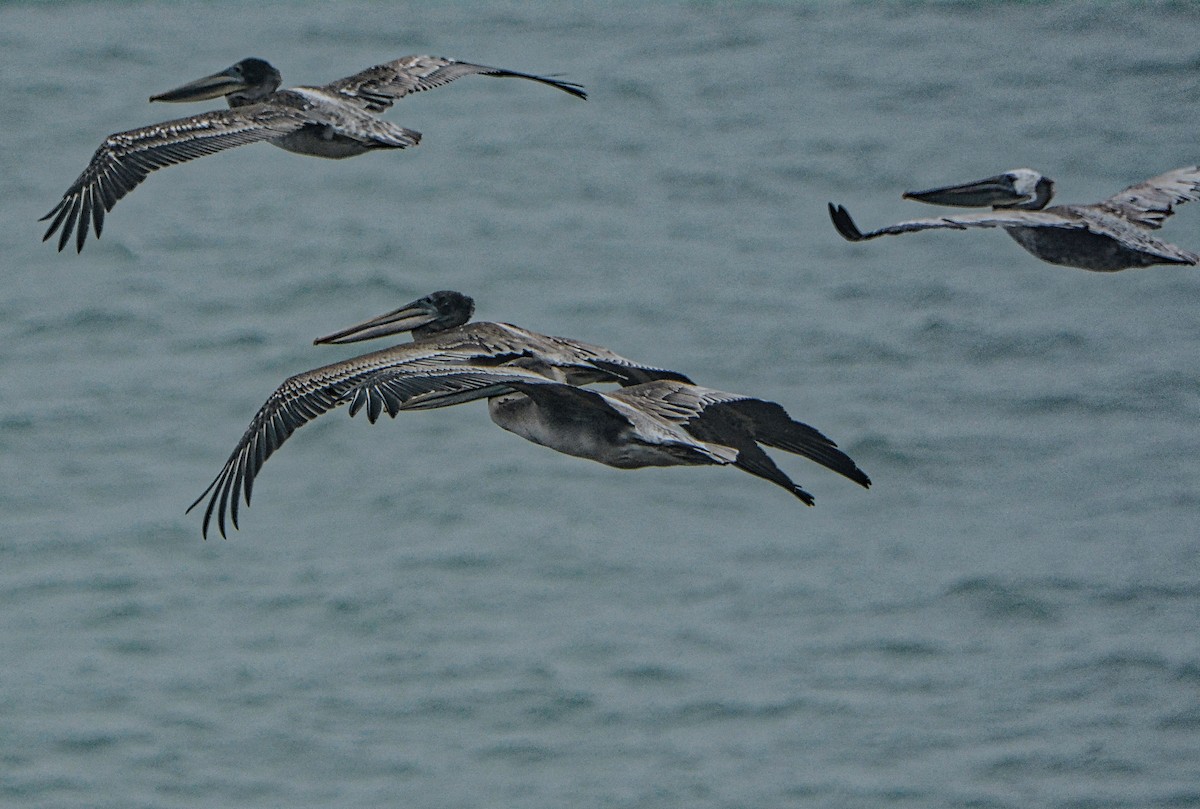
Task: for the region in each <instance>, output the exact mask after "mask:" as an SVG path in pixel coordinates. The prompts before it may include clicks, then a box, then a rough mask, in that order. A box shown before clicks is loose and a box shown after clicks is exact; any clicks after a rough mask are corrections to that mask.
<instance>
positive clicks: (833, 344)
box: [0, 2, 1200, 809]
mask: <svg viewBox="0 0 1200 809" xmlns="http://www.w3.org/2000/svg"><path fill="white" fill-rule="evenodd" d="M1198 26H1200V11H1198V10H1197V9H1196V7H1194V6H1192V5H1190V4H1186V3H1180V4H1175V5H1166V4H1143V3H1130V4H1117V3H1113V4H1096V3H1091V2H1076V3H1058V4H1051V5H1042V4H1027V3H1012V4H1005V5H974V4H966V3H964V4H929V5H925V4H902V3H896V4H891V5H888V6H885V7H883V8H877V7H876V5H875V4H868V3H863V4H828V5H825V4H821V5H812V6H810V5H807V4H805V5H800V4H796V5H784V4H778V5H775V4H754V5H735V6H733V7H728V6H727V5H726V4H716V3H712V4H709V3H705V4H689V5H684V4H663V5H656V6H653V7H651V8H644V7H643V6H642V5H641V4H633V3H630V4H624V5H620V4H618V5H615V6H614V5H611V4H599V3H596V4H592V3H579V4H575V5H573V6H564V5H562V4H557V3H548V2H544V3H525V2H521V3H516V2H513V3H493V4H489V5H488V6H487V8H485V9H481V8H479V7H478V6H477V4H466V3H461V4H450V5H442V4H416V3H412V4H407V3H405V4H393V3H379V4H377V5H370V4H364V3H359V4H354V5H350V4H347V5H342V4H338V5H336V6H335V5H333V4H328V5H327V4H300V3H296V4H287V3H264V4H259V5H258V6H257V7H256V8H254V9H248V8H246V7H244V6H243V5H242V4H235V3H189V4H182V3H179V4H176V3H161V4H116V3H96V4H58V3H55V4H51V3H29V4H22V3H7V4H4V5H3V6H0V119H2V120H3V121H4V124H3V131H4V139H5V143H4V148H3V149H2V150H0V189H2V199H3V201H2V202H0V217H2V221H0V246H2V249H3V256H4V264H5V278H6V282H5V285H4V294H3V295H0V341H2V344H3V349H2V350H0V391H2V393H0V397H2V398H0V513H2V514H3V535H2V537H0V805H4V806H31V807H78V806H88V807H101V808H102V809H108V808H110V807H111V808H112V809H116V808H117V807H120V808H121V809H127V807H164V808H169V807H199V806H203V807H277V806H289V807H333V806H337V807H380V806H406V807H547V808H549V807H566V806H570V807H681V808H683V807H686V809H708V808H709V807H728V808H732V807H782V806H789V807H790V806H805V807H807V806H813V807H857V806H880V805H886V806H898V807H922V808H924V807H962V806H972V807H1004V808H1006V809H1007V808H1009V807H1011V809H1026V808H1027V807H1040V806H1055V807H1148V806H1149V807H1185V806H1186V807H1194V806H1200V632H1198V627H1200V491H1198V489H1197V484H1198V481H1200V420H1198V417H1200V384H1198V381H1197V379H1198V376H1197V372H1198V370H1200V273H1198V271H1197V270H1195V269H1176V268H1156V269H1151V270H1143V271H1136V270H1132V271H1128V272H1125V273H1121V274H1117V275H1097V274H1089V273H1085V272H1082V271H1078V270H1071V269H1065V268H1061V267H1054V266H1050V265H1047V264H1043V263H1040V262H1038V261H1037V260H1035V259H1033V258H1032V257H1030V256H1028V255H1027V254H1025V253H1024V252H1023V251H1021V250H1020V249H1019V248H1018V247H1017V245H1015V244H1014V243H1012V242H1011V240H1009V239H1008V238H1007V237H1006V236H1005V235H1004V234H1003V233H999V232H982V231H980V232H973V233H952V232H945V233H925V234H917V235H912V236H906V237H903V238H896V239H887V240H880V241H875V242H871V243H867V244H863V245H851V244H848V243H846V242H844V241H843V240H842V239H840V238H839V237H838V236H837V234H836V233H835V232H834V230H833V228H832V227H831V226H830V224H829V222H828V218H827V216H826V213H825V204H826V202H827V201H830V200H833V201H837V202H840V203H843V204H846V205H847V206H848V207H849V208H850V210H851V211H852V212H853V213H854V214H855V216H856V217H857V218H858V219H859V222H860V223H861V224H862V225H863V226H864V227H870V226H878V225H882V224H885V223H888V222H892V221H896V220H898V219H900V218H902V217H907V216H912V215H916V214H919V213H924V211H922V210H921V206H918V205H915V204H914V203H910V202H904V201H902V200H901V199H900V197H899V194H900V192H901V191H902V190H904V189H911V188H916V187H929V186H933V185H938V184H944V183H950V182H955V181H965V180H970V179H975V178H978V177H983V176H986V175H989V174H992V173H995V172H997V171H1001V170H1004V169H1008V168H1015V167H1019V166H1032V167H1034V168H1037V169H1039V170H1041V171H1044V172H1046V173H1047V174H1049V175H1050V176H1052V177H1054V178H1055V179H1056V180H1057V181H1058V185H1057V188H1058V192H1059V198H1060V199H1062V200H1065V201H1093V200H1098V199H1100V198H1103V197H1105V196H1108V195H1109V194H1111V193H1113V192H1115V191H1117V190H1118V189H1120V188H1122V187H1124V186H1126V185H1128V184H1130V183H1132V182H1135V181H1139V180H1141V179H1144V178H1146V177H1149V176H1151V175H1154V174H1157V173H1159V172H1161V171H1165V170H1167V169H1170V168H1174V167H1177V166H1183V165H1188V164H1193V163H1196V162H1197V161H1198V160H1200V148H1198V145H1197V131H1198V123H1200V107H1198V106H1197V101H1198V100H1200V44H1197V41H1196V36H1195V32H1196V30H1197V27H1198ZM407 53H435V54H443V55H448V56H455V57H459V58H463V59H468V60H472V61H477V62H483V63H486V64H493V65H499V66H503V67H508V68H513V69H517V70H527V71H535V72H547V73H560V74H562V75H563V77H564V78H566V79H568V80H572V81H578V82H582V83H583V84H585V85H587V87H588V89H589V90H590V91H591V92H592V98H591V100H589V101H588V102H587V103H580V102H578V101H576V100H574V99H572V98H570V97H568V96H566V95H564V94H562V93H557V92H554V91H552V90H549V89H547V88H545V87H541V86H538V85H533V84H529V83H525V82H518V81H498V80H492V79H484V78H468V79H463V80H462V81H459V82H456V83H455V84H454V85H452V86H450V87H447V88H444V89H440V90H437V91H436V92H431V93H427V94H422V95H419V96H416V97H414V98H410V99H406V100H404V101H402V102H401V103H400V104H398V105H397V106H396V107H395V108H394V109H393V110H392V111H391V112H389V113H388V119H389V120H392V121H395V122H397V123H400V124H402V125H405V126H409V127H411V128H415V129H418V130H420V131H422V132H423V133H424V135H425V140H424V142H423V143H422V144H421V146H420V148H418V149H414V150H410V151H407V152H399V153H391V154H374V155H368V156H365V157H360V158H356V159H354V160H347V161H336V162H335V161H321V160H314V159H305V158H301V157H298V156H295V155H292V154H288V153H285V152H283V151H281V150H278V149H274V148H271V147H269V146H266V145H255V146H249V147H246V148H243V149H237V150H234V151H232V152H229V153H226V154H222V155H219V156H217V157H211V158H204V159H203V160H201V161H197V162H196V163H193V164H189V165H187V166H183V167H178V168H171V169H168V170H165V171H162V172H160V173H158V174H155V175H153V176H151V177H150V178H149V179H148V180H147V182H146V183H145V184H144V185H143V186H141V187H140V188H139V189H138V190H137V191H135V192H134V193H132V194H131V195H130V196H129V197H127V198H126V199H125V200H123V201H122V202H121V203H120V204H119V205H118V206H117V208H116V209H115V211H114V212H113V213H112V214H110V216H109V217H108V221H107V228H106V230H105V233H104V236H103V238H101V239H100V240H99V241H98V242H89V244H88V246H87V247H86V248H85V250H84V252H83V254H82V255H81V256H76V255H75V254H74V253H73V252H71V253H63V254H58V253H56V252H55V251H54V249H53V247H52V246H51V245H47V244H42V243H40V242H39V239H40V237H41V234H42V229H43V226H42V225H41V224H39V223H37V222H36V221H35V220H36V219H37V217H38V216H40V215H42V214H43V213H45V212H46V211H47V210H49V209H50V207H51V206H52V205H53V204H54V203H55V202H56V201H57V200H58V198H59V197H60V195H61V194H62V192H63V191H64V190H65V189H66V187H67V186H68V185H69V184H70V182H71V181H72V180H73V179H74V178H75V177H76V175H77V174H78V173H79V171H80V170H82V168H83V167H84V165H85V164H86V162H87V160H88V158H89V157H90V156H91V153H92V151H93V150H94V149H95V148H96V146H97V145H98V144H99V142H100V140H101V139H102V138H103V137H104V136H105V135H107V134H108V133H110V132H115V131H119V130H122V129H128V128H132V127H134V126H139V125H143V124H146V123H151V122H154V121H158V120H162V119H164V118H167V117H173V116H175V115H180V114H188V113H189V112H191V111H193V110H197V111H198V110H199V109H203V108H204V107H202V106H197V107H177V106H165V105H148V104H147V102H146V98H147V96H149V95H150V94H151V93H154V92H158V91H162V90H165V89H168V88H170V87H173V86H176V85H178V84H180V83H182V82H184V81H186V80H189V79H192V78H195V77H197V76H199V75H203V74H206V73H209V72H211V71H213V70H216V69H219V68H222V67H224V66H226V65H228V64H230V63H232V62H234V61H236V60H237V59H240V58H242V57H244V56H250V55H254V56H260V57H263V58H267V59H269V60H271V61H272V62H274V63H275V64H276V66H277V67H279V68H280V69H281V70H282V71H283V73H284V77H285V81H287V82H289V83H293V84H296V83H308V84H313V83H322V82H325V81H329V80H331V79H334V78H337V77H340V76H343V75H347V74H349V73H352V72H355V71H357V70H359V69H361V68H364V67H366V66H368V65H371V64H375V63H378V62H381V61H385V60H388V59H392V58H395V57H397V56H400V55H403V54H407ZM1163 234H1164V236H1165V237H1166V238H1168V239H1170V240H1172V241H1175V242H1177V243H1179V244H1181V245H1183V246H1185V247H1189V248H1191V249H1193V250H1195V249H1200V203H1198V204H1195V207H1193V206H1191V205H1189V206H1184V207H1183V208H1181V209H1180V210H1179V212H1178V215H1177V216H1176V217H1174V218H1173V219H1172V220H1171V221H1170V222H1169V224H1168V226H1167V227H1166V228H1165V229H1164V231H1163ZM442 288H452V289H459V290H462V291H464V292H467V293H469V294H471V295H473V296H475V297H476V298H477V300H478V302H479V308H478V316H479V317H480V318H483V319H493V320H508V321H511V322H515V323H519V324H521V325H524V326H527V327H529V328H533V329H537V330H539V331H543V332H549V333H553V334H563V335H569V336H572V337H576V338H580V339H584V340H587V341H590V342H594V343H600V344H603V345H607V346H610V347H611V348H613V349H614V350H617V351H619V352H621V353H622V354H625V355H627V356H631V357H635V358H637V359H639V360H642V361H645V362H649V363H656V364H659V365H663V366H666V367H670V368H675V369H678V370H680V371H684V372H686V373H688V374H690V375H692V376H693V377H695V378H696V379H697V380H699V381H701V382H702V383H704V384H706V385H709V386H712V387H717V388H721V389H725V390H734V391H741V392H746V393H752V394H755V395H759V396H762V397H765V398H769V399H772V400H775V401H778V402H781V403H783V404H784V405H785V406H786V407H788V408H789V410H790V411H791V412H792V413H793V414H794V415H796V416H798V417H799V418H801V419H803V420H805V421H808V422H810V423H812V424H814V425H816V426H817V427H819V428H820V429H822V430H824V431H826V432H827V433H828V434H829V435H831V436H832V437H833V438H835V439H836V440H838V441H839V442H840V443H841V444H842V446H843V447H845V448H846V449H847V450H848V451H849V452H850V454H851V455H853V456H854V458H855V459H856V460H857V461H858V462H859V463H860V465H861V466H862V467H863V468H864V469H866V470H867V471H868V472H869V473H870V474H871V476H872V477H873V479H874V481H875V486H874V487H873V488H872V489H871V490H870V491H863V490H861V489H859V488H858V487H856V486H854V485H853V484H851V483H849V482H847V481H845V480H843V479H841V478H838V477H837V476H835V475H833V474H831V473H829V472H827V471H825V470H823V469H820V468H818V467H816V466H815V465H813V464H810V463H808V462H806V461H803V460H801V459H796V458H786V459H783V461H782V463H784V465H785V466H786V468H787V470H788V471H789V472H790V473H792V474H793V475H794V476H795V478H796V479H797V481H798V482H799V483H801V484H802V485H804V486H806V487H807V488H808V489H810V490H811V491H812V492H813V493H814V494H815V495H816V497H817V506H816V507H815V508H812V509H807V508H805V507H803V506H802V505H800V504H799V503H798V502H797V501H796V500H795V499H793V498H791V497H789V496H788V495H787V494H786V493H784V492H782V491H781V490H779V489H777V488H775V487H773V486H770V485H768V484H767V483H765V482H763V481H761V480H758V479H756V478H753V477H750V476H749V475H745V474H742V473H739V472H736V471H734V470H731V469H717V468H711V469H667V470H640V471H635V472H628V471H624V472H623V471H618V470H614V469H609V468H606V467H603V466H600V465H598V464H593V463H589V462H587V461H583V460H578V459H575V458H570V457H566V456H561V455H557V454H555V453H553V452H550V451H548V450H545V449H543V448H541V447H537V446H534V445H532V444H528V443H526V442H524V441H522V440H520V439H519V438H516V437H515V436H512V435H509V434H507V433H504V432H503V431H501V430H499V429H497V428H496V427H495V426H494V425H492V424H491V422H490V421H489V420H488V418H487V415H486V412H485V407H484V406H483V405H482V404H481V403H476V404H473V405H468V406H463V407H458V408H452V409H447V410H443V411H437V412H431V413H413V414H404V415H403V416H402V417H401V418H398V419H396V421H395V422H392V421H390V420H385V421H386V423H381V424H378V425H375V426H370V425H368V424H367V422H366V421H365V420H364V419H362V418H358V419H354V420H351V419H349V418H347V417H346V415H345V413H344V412H337V413H333V414H331V415H329V416H326V417H323V418H322V419H319V420H318V421H317V422H315V423H313V424H312V425H310V426H308V427H305V428H304V429H303V430H301V431H300V432H299V433H297V434H296V435H295V436H294V437H293V438H292V440H291V441H289V442H288V444H287V445H286V446H285V447H284V448H283V449H282V450H281V451H280V452H279V453H278V454H277V455H276V456H275V457H273V458H272V459H271V460H270V462H269V463H268V464H267V465H266V467H265V469H264V471H263V474H262V476H261V477H260V478H259V481H258V484H257V486H256V487H255V498H256V499H255V502H254V506H253V508H251V509H249V510H247V511H244V512H243V515H242V517H243V519H242V526H243V530H241V531H240V532H237V533H236V534H234V535H233V536H232V538H231V539H230V540H228V541H223V540H220V539H215V540H214V539H209V540H208V541H207V542H205V541H202V540H201V538H200V520H199V518H198V515H196V514H194V513H193V514H191V515H185V514H184V513H183V511H184V508H185V507H186V506H187V504H188V503H190V502H191V501H192V499H193V498H194V497H196V496H197V495H198V494H199V493H200V492H201V490H203V488H204V487H205V486H206V485H207V484H208V482H209V481H210V480H211V479H212V477H213V476H214V475H215V474H216V473H217V472H218V470H219V469H220V467H221V464H222V463H223V462H224V461H225V458H226V456H227V454H228V453H229V451H230V450H231V449H232V447H233V445H234V443H235V442H236V440H237V439H238V437H239V436H240V435H241V433H242V430H243V429H244V428H245V425H246V424H247V423H248V421H249V419H250V417H251V416H252V415H253V414H254V412H255V410H256V409H257V408H258V406H259V405H260V404H261V403H262V401H263V400H264V399H265V398H266V396H267V395H268V394H269V393H270V392H271V390H272V389H273V388H274V387H275V386H276V385H277V384H278V383H279V382H280V381H282V380H283V379H284V378H285V377H287V376H288V375H290V374H293V373H296V372H298V371H302V370H306V369H308V368H311V367H315V366H317V365H320V364H323V363H325V362H329V361H332V360H335V359H338V358H341V357H345V356H350V355H352V354H353V353H358V352H356V351H354V350H353V347H351V348H349V349H334V348H327V347H324V348H318V347H313V346H312V345H311V342H310V341H311V340H312V338H313V337H316V336H318V335H320V334H325V333H327V332H329V331H332V330H334V329H337V328H340V327H343V326H345V325H348V324H350V323H353V322H357V321H359V320H361V319H363V318H366V317H368V316H371V315H374V314H377V313H380V312H382V311H384V310H386V309H390V308H393V307H395V306H398V305H399V304H401V303H403V302H406V301H408V300H410V299H412V298H415V297H417V296H419V295H422V294H424V293H426V292H429V291H432V290H435V289H442Z"/></svg>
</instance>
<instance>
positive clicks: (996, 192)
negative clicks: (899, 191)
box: [904, 169, 1054, 211]
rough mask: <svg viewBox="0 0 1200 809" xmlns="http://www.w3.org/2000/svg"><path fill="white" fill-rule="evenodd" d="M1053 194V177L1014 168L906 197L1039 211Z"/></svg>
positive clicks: (937, 203)
mask: <svg viewBox="0 0 1200 809" xmlns="http://www.w3.org/2000/svg"><path fill="white" fill-rule="evenodd" d="M1053 196H1054V181H1053V180H1051V179H1050V178H1049V177H1046V176H1043V175H1042V174H1040V173H1038V172H1036V171H1034V170H1033V169H1013V170H1012V171H1007V172H1005V173H1004V174H997V175H996V176H995V177H988V178H987V179H984V180H977V181H975V182H973V183H967V184H966V185H951V186H946V187H944V188H931V189H929V190H928V191H905V192H904V198H905V199H915V200H917V201H918V202H928V203H929V204H931V205H956V206H962V207H966V208H983V207H986V206H988V205H990V206H992V207H993V208H1021V209H1023V210H1027V211H1040V210H1041V209H1042V208H1045V207H1046V205H1047V204H1048V203H1049V202H1050V198H1051V197H1053Z"/></svg>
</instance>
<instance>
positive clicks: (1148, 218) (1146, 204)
mask: <svg viewBox="0 0 1200 809" xmlns="http://www.w3.org/2000/svg"><path fill="white" fill-rule="evenodd" d="M1198 199H1200V166H1187V167H1185V168H1180V169H1173V170H1171V171H1168V172H1166V173H1164V174H1160V175H1158V176H1157V177H1151V178H1150V179H1149V180H1146V181H1144V182H1140V183H1137V184H1136V185H1131V186H1129V187H1128V188H1126V189H1125V190H1124V191H1121V192H1119V193H1117V194H1113V195H1112V196H1111V197H1109V198H1108V199H1106V200H1104V201H1103V202H1101V203H1100V207H1101V208H1104V209H1106V210H1109V211H1112V212H1113V213H1115V214H1117V215H1118V216H1120V217H1122V218H1124V219H1128V220H1129V221H1131V222H1136V223H1138V224H1139V225H1143V226H1145V227H1148V228H1151V229H1158V228H1160V227H1162V224H1163V222H1164V221H1166V219H1167V217H1169V216H1170V215H1171V214H1173V213H1175V206H1176V205H1182V204H1183V203H1185V202H1193V201H1195V200H1198Z"/></svg>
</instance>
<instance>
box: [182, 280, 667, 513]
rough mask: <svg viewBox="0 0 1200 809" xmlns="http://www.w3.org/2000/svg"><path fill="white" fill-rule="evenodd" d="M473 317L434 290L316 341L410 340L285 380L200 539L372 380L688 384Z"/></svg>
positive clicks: (241, 450)
mask: <svg viewBox="0 0 1200 809" xmlns="http://www.w3.org/2000/svg"><path fill="white" fill-rule="evenodd" d="M474 309H475V302H474V301H473V300H472V299H471V298H470V297H468V296H466V295H464V294H462V293H461V292H454V291H450V290H442V291H440V292H434V293H433V294H431V295H427V296H425V297H424V298H419V299H418V300H415V301H413V302H411V303H408V304H405V305H404V306H402V307H400V308H399V309H396V310H394V311H391V312H388V313H386V314H384V315H380V316H379V317H376V318H372V319H371V320H368V321H366V322H364V323H360V324H358V325H357V326H352V327H350V328H348V329H344V330H342V331H339V332H337V333H335V334H330V335H327V336H325V337H320V338H318V339H316V340H314V341H313V342H314V343H317V344H342V343H353V342H358V341H360V340H369V339H374V338H377V337H385V336H388V335H392V334H399V333H403V332H406V331H407V332H411V333H412V336H413V340H412V342H409V343H401V344H400V345H396V346H392V347H391V348H385V349H382V350H380V351H374V352H372V353H370V354H363V355H362V356H359V357H354V358H352V359H348V360H344V361H342V362H335V363H333V364H332V365H326V366H323V367H321V368H316V369H314V370H312V371H307V372H305V373H302V374H297V375H295V376H293V377H290V378H289V379H287V380H285V381H284V383H283V384H282V385H280V386H279V387H278V388H277V389H276V390H275V392H274V393H272V394H271V395H270V397H268V399H267V401H266V402H265V403H264V404H263V406H262V407H261V408H259V411H258V413H257V414H255V416H254V418H253V420H252V421H251V422H250V426H249V427H248V428H247V429H246V432H245V434H244V435H243V436H242V438H241V440H240V441H239V442H238V444H237V446H236V447H235V448H234V450H233V453H232V454H231V455H230V456H229V460H228V461H226V463H225V466H224V468H223V469H222V470H221V473H220V474H219V475H218V476H217V477H216V479H215V480H214V481H213V482H212V483H211V484H210V485H209V487H208V488H207V489H205V490H204V493H203V494H201V495H200V497H198V498H197V499H196V502H194V503H192V505H191V506H189V507H188V511H191V510H192V509H193V508H195V507H196V506H197V505H198V504H199V503H200V501H201V500H203V499H204V498H205V497H206V496H208V495H209V494H210V493H211V495H212V497H211V498H210V500H209V503H208V508H207V509H206V511H205V513H204V532H205V535H207V533H208V524H209V521H210V519H211V518H212V515H213V508H214V506H218V505H219V511H218V513H217V522H218V524H219V526H220V529H221V535H222V536H224V535H225V511H226V507H227V506H232V508H231V516H232V519H233V525H234V527H235V528H236V527H237V515H238V511H237V509H238V503H237V501H238V495H239V493H241V494H244V497H245V500H246V504H247V505H249V504H250V493H251V488H252V485H253V482H254V477H255V476H256V475H257V474H258V472H259V470H260V469H261V468H262V465H263V464H264V463H265V462H266V460H267V458H269V457H270V456H271V454H272V453H273V452H274V451H275V450H276V449H278V448H279V447H280V445H281V444H283V442H284V441H286V440H287V439H288V437H289V436H291V434H292V433H293V432H295V430H296V429H297V428H298V427H301V426H303V425H304V424H306V423H307V422H309V421H311V420H312V419H314V418H316V417H317V416H319V415H321V414H323V413H326V412H328V411H329V410H332V409H334V408H336V407H339V406H340V405H343V404H346V403H347V402H348V401H350V400H349V398H347V397H348V395H349V394H351V393H353V392H354V391H355V390H356V389H357V388H359V386H360V385H362V384H364V383H366V382H368V381H369V380H370V379H371V378H372V377H373V376H375V375H377V374H379V373H380V372H386V371H395V370H399V369H403V370H404V371H405V372H406V373H412V374H418V375H419V374H423V373H436V372H439V371H444V369H446V368H447V367H455V366H458V365H471V366H502V365H504V364H505V363H511V362H515V361H525V362H536V363H539V365H538V367H539V368H541V369H542V370H543V373H545V374H547V375H549V376H552V377H553V378H555V379H558V380H561V381H563V382H566V383H569V384H572V385H583V384H590V383H593V382H614V383H617V384H620V385H636V384H639V383H643V382H648V381H651V380H655V379H670V380H677V381H681V382H690V380H689V379H688V378H687V377H686V376H684V375H683V374H679V373H676V372H674V371H668V370H665V369H662V368H654V367H651V366H648V365H642V364H640V363H637V362H634V361H633V360H629V359H626V358H625V357H622V356H621V355H619V354H616V353H614V352H612V351H609V350H608V349H606V348H602V347H600V346H593V345H589V344H587V343H583V342H580V341H578V340H571V339H568V338H565V337H551V336H549V335H545V334H538V333H537V332H534V331H529V330H527V329H522V328H520V327H519V326H513V325H511V324H508V323H491V322H486V321H484V322H475V323H470V322H468V321H469V320H470V318H471V315H472V314H473V313H474ZM468 396H469V394H468ZM469 398H475V397H473V396H469ZM466 400H467V399H464V401H466ZM377 402H378V400H376V402H373V403H372V404H371V405H370V407H369V408H368V410H369V412H370V413H372V414H373V415H372V418H374V417H376V416H378V414H379V407H380V405H379V404H378V403H377ZM447 404H449V402H447ZM356 410H357V408H356ZM389 412H390V413H392V414H393V415H395V412H396V411H394V410H392V409H391V407H390V406H389Z"/></svg>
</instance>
